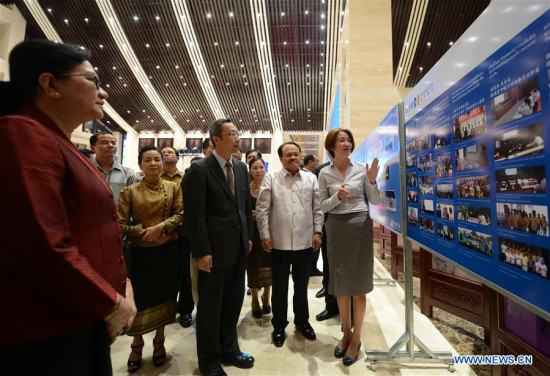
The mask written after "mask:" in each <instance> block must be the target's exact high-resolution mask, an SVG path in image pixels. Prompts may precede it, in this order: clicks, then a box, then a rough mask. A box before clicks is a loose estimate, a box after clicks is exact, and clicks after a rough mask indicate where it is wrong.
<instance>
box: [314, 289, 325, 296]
mask: <svg viewBox="0 0 550 376" xmlns="http://www.w3.org/2000/svg"><path fill="white" fill-rule="evenodd" d="M326 294H327V292H326V291H325V288H324V287H321V290H319V291H317V294H315V297H316V298H322V297H323V296H325V295H326Z"/></svg>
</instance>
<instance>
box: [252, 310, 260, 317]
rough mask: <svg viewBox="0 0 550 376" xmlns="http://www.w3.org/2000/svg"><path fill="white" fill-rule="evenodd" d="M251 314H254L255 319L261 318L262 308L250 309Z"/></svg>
mask: <svg viewBox="0 0 550 376" xmlns="http://www.w3.org/2000/svg"><path fill="white" fill-rule="evenodd" d="M252 316H254V317H255V318H257V319H261V318H262V310H261V309H259V310H257V311H255V310H252Z"/></svg>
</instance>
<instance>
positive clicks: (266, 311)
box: [260, 294, 271, 315]
mask: <svg viewBox="0 0 550 376" xmlns="http://www.w3.org/2000/svg"><path fill="white" fill-rule="evenodd" d="M260 297H261V299H262V311H264V313H265V314H266V315H269V314H270V313H271V306H268V305H265V302H264V296H263V294H262V295H261V296H260Z"/></svg>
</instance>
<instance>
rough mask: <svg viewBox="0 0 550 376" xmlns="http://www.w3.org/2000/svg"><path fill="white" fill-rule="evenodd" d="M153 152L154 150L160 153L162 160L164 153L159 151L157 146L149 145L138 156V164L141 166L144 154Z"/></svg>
mask: <svg viewBox="0 0 550 376" xmlns="http://www.w3.org/2000/svg"><path fill="white" fill-rule="evenodd" d="M151 150H154V151H156V152H157V153H159V155H160V157H161V158H162V153H161V152H160V150H159V149H157V147H156V146H155V145H147V146H144V147H143V148H142V149H141V150H140V151H139V154H138V164H141V160H142V159H143V154H145V153H147V152H148V151H151Z"/></svg>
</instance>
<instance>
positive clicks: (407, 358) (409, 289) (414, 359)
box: [365, 103, 455, 372]
mask: <svg viewBox="0 0 550 376" xmlns="http://www.w3.org/2000/svg"><path fill="white" fill-rule="evenodd" d="M404 118H405V116H404V110H403V104H402V103H401V104H400V105H399V119H400V120H399V144H400V158H399V160H400V163H399V165H400V168H399V169H400V186H401V189H400V190H401V197H402V199H401V220H402V223H403V224H404V226H403V234H402V235H403V255H404V257H405V265H404V266H405V333H403V335H401V337H400V338H399V339H398V340H397V342H395V344H394V345H393V346H392V347H391V348H390V349H389V350H387V351H385V350H366V351H365V354H366V356H367V361H368V362H369V363H370V369H371V370H372V371H373V372H374V371H376V366H377V364H378V362H389V363H397V364H403V363H442V364H445V365H446V366H447V367H449V371H450V372H454V371H455V367H454V359H453V356H452V353H451V352H450V351H431V350H430V349H428V347H427V346H426V345H424V344H423V343H422V342H421V341H420V340H419V339H418V338H416V336H415V335H414V309H413V304H414V302H413V257H412V247H411V242H410V240H409V238H408V236H407V225H406V224H407V204H406V202H405V200H404V199H403V198H404V197H405V194H406V190H405V188H404V187H405V186H406V185H405V176H406V174H405V168H404V166H405V165H406V164H405V125H404V120H403V119H404ZM403 346H405V347H406V350H405V351H399V350H400V349H401V348H403ZM415 346H416V347H417V348H418V349H419V351H414V347H415Z"/></svg>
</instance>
